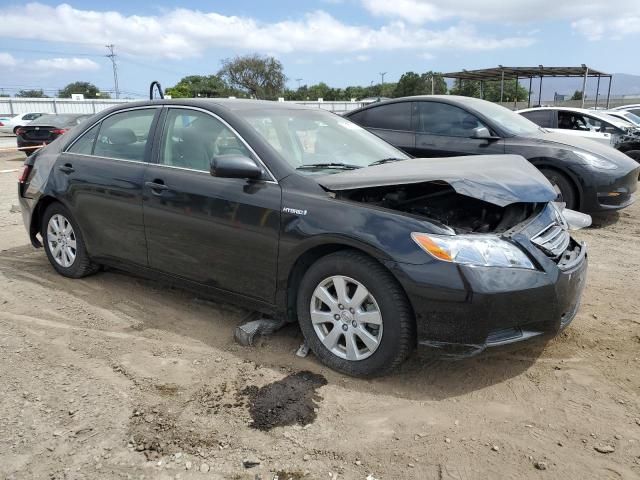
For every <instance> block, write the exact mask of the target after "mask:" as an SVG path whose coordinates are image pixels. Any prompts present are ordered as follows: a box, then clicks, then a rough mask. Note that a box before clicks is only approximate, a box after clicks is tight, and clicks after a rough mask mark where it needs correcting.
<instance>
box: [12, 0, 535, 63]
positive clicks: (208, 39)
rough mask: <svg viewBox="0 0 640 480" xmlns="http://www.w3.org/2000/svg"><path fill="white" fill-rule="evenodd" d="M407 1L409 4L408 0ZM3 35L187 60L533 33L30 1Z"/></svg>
mask: <svg viewBox="0 0 640 480" xmlns="http://www.w3.org/2000/svg"><path fill="white" fill-rule="evenodd" d="M403 1H408V0H403ZM0 25H2V34H3V36H7V37H14V38H24V39H36V40H44V41H63V42H78V43H86V42H87V39H91V42H92V43H94V44H95V48H96V49H104V47H103V45H104V44H106V43H114V44H116V49H117V52H118V53H125V54H137V55H141V54H144V55H152V56H156V57H165V58H184V57H190V56H198V55H201V54H202V53H203V52H204V51H206V50H207V49H210V48H226V49H229V50H230V51H231V52H233V53H236V52H238V51H242V50H245V51H248V50H253V51H259V52H267V51H270V52H279V53H288V52H342V53H356V52H365V51H380V50H386V51H389V50H401V49H404V50H408V49H417V48H420V49H425V48H428V49H430V50H433V49H455V50H491V49H499V48H514V47H524V46H528V45H531V44H532V43H533V41H534V40H533V39H532V38H531V37H528V36H515V37H507V38H498V37H495V36H484V35H480V34H478V33H477V31H476V30H475V29H474V28H473V27H472V26H470V25H467V24H464V23H463V24H460V25H458V26H454V27H450V28H446V29H439V30H436V29H427V28H417V27H415V26H408V25H407V24H406V23H405V22H403V21H398V20H394V21H391V22H390V23H388V24H386V25H383V26H381V27H379V28H371V27H368V26H360V25H350V24H346V23H343V22H341V21H339V20H337V19H335V18H334V17H332V16H331V15H329V14H328V13H326V12H323V11H314V12H310V13H308V14H306V15H304V17H303V18H301V19H298V20H284V21H280V22H275V23H265V22H259V21H257V20H255V19H253V18H249V17H238V16H225V15H220V14H218V13H214V12H212V13H205V12H201V11H199V10H190V9H186V8H177V9H173V10H166V11H163V12H162V13H160V14H158V15H146V16H143V15H129V16H126V15H122V14H121V13H118V12H115V11H109V12H99V11H93V10H81V9H76V8H73V7H71V6H70V5H66V4H62V5H58V6H56V7H51V6H48V5H43V4H39V3H29V4H27V5H24V6H20V7H11V8H4V9H2V8H0Z"/></svg>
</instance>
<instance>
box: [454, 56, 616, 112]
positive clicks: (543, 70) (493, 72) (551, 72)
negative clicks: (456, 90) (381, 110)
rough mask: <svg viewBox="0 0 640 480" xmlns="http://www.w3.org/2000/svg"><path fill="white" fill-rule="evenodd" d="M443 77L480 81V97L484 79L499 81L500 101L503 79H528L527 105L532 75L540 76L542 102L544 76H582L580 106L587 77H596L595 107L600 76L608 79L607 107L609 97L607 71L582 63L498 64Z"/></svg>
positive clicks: (610, 76) (583, 98)
mask: <svg viewBox="0 0 640 480" xmlns="http://www.w3.org/2000/svg"><path fill="white" fill-rule="evenodd" d="M442 76H443V77H445V78H455V79H458V80H460V81H464V80H475V81H480V97H481V98H482V90H483V83H484V82H485V81H498V80H499V81H500V102H502V97H503V94H504V81H505V80H515V81H516V82H518V81H519V80H520V79H525V78H528V79H529V100H528V105H529V106H531V86H532V81H533V78H534V77H537V78H540V85H539V94H538V102H539V103H542V79H543V78H544V77H581V78H582V107H583V108H584V100H585V88H586V86H587V78H588V77H596V78H597V79H598V86H597V88H596V102H595V107H597V106H598V98H599V96H600V78H601V77H605V78H608V79H609V88H608V91H607V108H609V99H610V97H611V78H612V75H611V74H609V73H605V72H601V71H599V70H596V69H593V68H589V67H587V66H586V65H584V64H582V65H581V66H580V67H545V66H543V65H538V66H537V67H503V66H502V65H499V66H498V67H496V68H484V69H480V70H462V71H461V72H451V73H443V74H442ZM515 106H517V96H516V99H515V101H514V107H515Z"/></svg>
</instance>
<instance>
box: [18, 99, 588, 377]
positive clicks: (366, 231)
mask: <svg viewBox="0 0 640 480" xmlns="http://www.w3.org/2000/svg"><path fill="white" fill-rule="evenodd" d="M18 187H19V197H20V203H21V206H22V212H23V218H24V222H25V226H26V228H27V231H28V233H29V236H30V238H31V242H32V244H33V245H34V246H35V247H41V246H44V250H45V252H46V255H47V257H48V259H49V261H50V263H51V265H52V266H53V268H54V269H55V270H56V271H58V272H59V273H60V274H62V275H64V276H67V277H72V278H80V277H84V276H86V275H89V274H92V273H96V272H98V271H99V270H100V268H101V266H110V267H113V268H118V269H123V270H128V271H132V272H136V273H139V274H144V275H148V276H150V277H154V278H159V279H162V280H166V281H168V282H170V283H172V284H178V285H180V286H183V287H185V288H189V289H192V290H195V291H196V292H198V293H200V294H202V295H205V296H209V297H214V298H219V299H223V300H225V301H230V302H235V303H239V304H241V305H242V306H244V307H247V308H252V309H255V310H256V311H260V312H262V313H264V314H265V315H269V316H271V317H273V318H274V319H276V320H279V321H281V322H283V323H284V322H298V323H299V325H300V328H301V330H302V333H303V335H304V337H305V340H306V342H307V344H308V346H309V347H310V348H311V350H312V351H313V352H314V354H315V355H316V356H317V357H318V358H319V359H320V360H321V361H322V362H323V363H324V364H326V365H328V366H329V367H331V368H334V369H336V370H338V371H340V372H344V373H346V374H349V375H355V376H372V375H380V374H383V373H385V372H388V371H389V370H391V369H393V368H394V367H396V366H398V365H399V364H400V363H401V362H402V361H404V360H405V359H406V358H407V357H408V356H409V355H410V354H411V352H412V351H413V350H414V349H415V348H416V346H418V345H426V346H431V347H438V348H440V349H442V350H443V351H446V352H447V353H450V354H455V355H472V354H476V353H479V352H481V351H483V350H484V349H486V348H488V347H493V346H498V345H505V344H510V343H515V342H519V341H522V340H526V339H530V338H532V337H549V336H553V335H555V334H557V333H558V332H559V331H560V330H561V329H563V328H565V327H566V326H567V325H568V324H569V323H570V322H571V320H572V319H573V318H574V316H575V315H576V312H577V310H578V306H579V304H580V297H581V294H582V290H583V287H584V283H585V276H586V270H587V252H586V247H585V245H584V244H582V243H579V242H577V241H576V240H574V239H573V238H572V237H571V235H570V234H569V224H576V225H577V224H579V223H580V222H583V224H585V223H588V216H584V215H582V214H578V213H577V212H573V211H570V210H566V209H563V205H561V204H556V203H554V200H555V199H556V196H557V193H556V191H555V190H554V188H553V187H552V186H551V184H550V183H549V182H548V181H547V179H546V178H545V177H544V176H543V175H542V174H541V173H540V172H539V171H538V170H537V169H536V168H535V167H533V166H532V165H531V164H530V163H529V162H527V161H526V160H525V159H524V158H522V157H519V156H514V155H511V156H504V155H481V156H474V157H450V158H445V159H432V160H430V161H424V160H421V159H411V158H409V157H408V156H407V155H406V154H404V153H402V152H401V151H400V150H398V149H396V148H395V147H393V146H391V145H389V144H388V143H386V142H385V141H383V140H381V139H380V138H378V137H376V136H375V135H373V134H371V133H369V132H368V131H366V130H365V129H363V128H361V127H359V126H358V125H356V124H354V123H352V122H350V121H348V120H346V119H343V118H341V117H339V116H337V115H333V114H331V113H328V112H325V111H322V110H316V109H306V108H303V107H299V106H293V105H290V104H284V103H272V102H259V101H248V100H180V101H177V100H161V101H150V102H139V103H134V104H126V105H120V106H117V107H115V108H112V109H109V110H107V111H104V112H101V113H100V114H98V115H96V116H94V117H93V118H91V119H90V120H88V121H87V122H86V123H85V124H84V125H82V126H80V127H77V128H76V129H74V130H72V131H70V132H68V133H67V134H65V135H64V136H63V137H60V138H59V139H57V140H56V141H54V142H53V143H51V144H50V145H49V146H47V147H45V148H44V149H42V150H41V151H39V152H37V153H36V154H34V155H32V156H31V157H29V158H28V159H27V160H26V162H25V167H24V171H23V173H22V176H21V178H20V182H19V186H18Z"/></svg>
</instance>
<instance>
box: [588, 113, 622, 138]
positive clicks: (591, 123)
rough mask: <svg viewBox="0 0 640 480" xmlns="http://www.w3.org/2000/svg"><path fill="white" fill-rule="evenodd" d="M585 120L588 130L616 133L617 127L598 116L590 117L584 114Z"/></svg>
mask: <svg viewBox="0 0 640 480" xmlns="http://www.w3.org/2000/svg"><path fill="white" fill-rule="evenodd" d="M585 120H586V122H587V126H588V127H589V130H591V131H592V132H600V133H611V134H614V133H618V129H617V128H616V126H615V125H612V124H610V123H608V122H605V121H604V120H600V119H598V118H594V117H590V116H588V115H585Z"/></svg>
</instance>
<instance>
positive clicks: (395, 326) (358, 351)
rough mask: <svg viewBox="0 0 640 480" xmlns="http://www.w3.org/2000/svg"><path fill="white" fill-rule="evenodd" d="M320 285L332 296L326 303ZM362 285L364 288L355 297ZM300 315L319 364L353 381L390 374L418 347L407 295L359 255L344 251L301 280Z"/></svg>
mask: <svg viewBox="0 0 640 480" xmlns="http://www.w3.org/2000/svg"><path fill="white" fill-rule="evenodd" d="M334 282H336V283H334ZM339 284H344V285H345V288H343V289H341V290H342V291H345V292H346V293H345V294H343V295H338V294H337V292H338V290H337V289H336V285H339ZM322 286H324V288H325V291H326V292H327V293H329V294H330V295H331V297H330V298H329V299H328V300H327V302H328V303H323V302H322V301H321V300H320V297H323V298H327V297H326V296H324V294H322V293H321V292H322V290H321V287H322ZM361 287H363V288H364V289H365V290H360V293H358V294H357V295H356V293H357V292H358V290H359V289H360V288H361ZM363 292H367V295H366V296H365V295H364V293H363ZM341 298H342V299H344V300H343V301H341V300H340V299H341ZM360 298H362V299H360ZM329 300H331V302H329ZM351 302H353V303H352V304H351ZM342 303H345V304H344V305H343V304H342ZM330 305H332V306H330ZM340 307H343V308H342V309H341V308H340ZM312 310H313V312H312ZM349 310H351V311H349ZM338 312H340V313H338ZM297 313H298V321H299V323H300V328H301V330H302V333H303V335H304V337H305V339H306V341H307V344H308V345H309V347H310V348H311V350H313V352H314V353H315V355H316V356H317V357H318V358H319V359H320V361H321V362H322V363H324V364H325V365H327V366H328V367H330V368H332V369H334V370H337V371H339V372H342V373H345V374H347V375H351V376H354V377H373V376H379V375H383V374H385V373H387V372H389V371H391V370H392V369H394V368H395V367H397V366H398V365H400V364H401V363H402V362H403V361H404V360H406V359H407V357H408V356H409V355H410V354H411V352H412V350H413V348H414V346H415V335H416V334H415V319H414V316H413V313H412V310H411V307H410V305H409V302H408V300H407V297H406V295H405V293H404V291H403V290H402V288H401V287H400V285H399V284H398V282H397V281H396V279H395V278H394V277H393V276H392V275H391V273H389V272H388V271H387V270H386V269H385V268H384V267H383V266H382V265H380V264H379V263H378V262H377V261H375V260H374V259H372V258H371V257H368V256H367V255H364V254H362V253H360V252H356V251H352V250H342V251H339V252H336V253H332V254H329V255H327V256H325V257H322V258H320V259H319V260H318V261H317V262H316V263H314V264H313V265H312V266H311V267H310V268H309V269H308V270H307V272H306V274H305V275H304V277H303V279H302V281H301V282H300V286H299V290H298V298H297ZM312 315H313V317H314V319H315V323H314V322H312ZM378 318H379V319H378ZM365 320H367V321H365ZM321 321H322V322H321ZM376 322H378V323H376ZM334 329H337V330H335V334H334ZM367 334H368V335H367ZM323 337H324V338H323ZM363 339H364V340H366V342H367V343H365V341H364V340H363ZM372 339H373V341H372ZM334 340H335V341H334ZM348 340H351V341H350V342H349V346H351V348H348V345H347V342H348ZM329 346H332V348H330V347H329Z"/></svg>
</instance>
